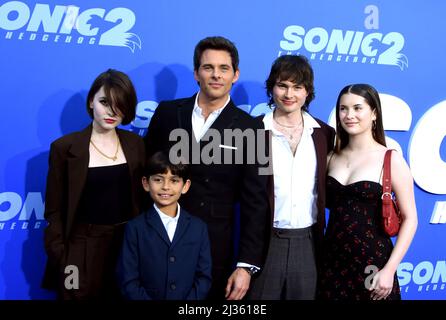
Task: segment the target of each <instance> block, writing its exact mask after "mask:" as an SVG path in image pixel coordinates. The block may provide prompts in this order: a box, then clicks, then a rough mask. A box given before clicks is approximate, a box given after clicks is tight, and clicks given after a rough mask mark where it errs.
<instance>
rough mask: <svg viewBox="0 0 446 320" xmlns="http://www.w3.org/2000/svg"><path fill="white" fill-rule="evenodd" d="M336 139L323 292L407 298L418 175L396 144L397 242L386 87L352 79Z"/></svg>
mask: <svg viewBox="0 0 446 320" xmlns="http://www.w3.org/2000/svg"><path fill="white" fill-rule="evenodd" d="M336 128H337V132H336V145H335V149H334V152H333V153H331V154H330V155H329V156H328V165H327V167H328V177H327V190H326V192H327V207H328V208H329V209H330V217H329V221H328V226H327V230H326V233H325V241H324V249H323V254H322V260H321V262H322V263H321V266H320V267H321V268H320V277H319V289H318V292H319V294H318V295H319V298H321V299H328V300H371V299H372V300H381V299H401V295H400V288H399V284H398V277H397V275H396V270H397V267H398V265H399V263H400V262H401V260H402V259H403V257H404V255H405V253H406V252H407V250H408V248H409V246H410V243H411V241H412V239H413V236H414V234H415V231H416V228H417V212H416V206H415V198H414V191H413V178H412V175H411V173H410V169H409V167H408V165H407V163H406V161H405V160H404V158H403V157H402V156H401V154H399V153H398V152H392V160H391V172H392V190H393V191H394V192H395V195H396V198H397V199H398V204H399V208H400V210H401V214H402V224H401V228H400V231H399V235H398V238H397V241H396V244H395V247H394V246H393V243H392V241H391V239H390V238H389V237H388V236H387V235H386V234H385V233H384V232H383V230H382V227H381V205H382V203H381V195H382V185H381V181H382V180H381V179H382V167H383V160H384V154H385V152H386V150H387V147H386V142H385V135H384V129H383V122H382V112H381V102H380V99H379V95H378V92H377V91H376V90H375V89H374V88H373V87H371V86H370V85H367V84H353V85H349V86H346V87H345V88H344V89H342V91H341V92H340V93H339V96H338V100H337V103H336Z"/></svg>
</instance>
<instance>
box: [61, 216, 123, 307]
mask: <svg viewBox="0 0 446 320" xmlns="http://www.w3.org/2000/svg"><path fill="white" fill-rule="evenodd" d="M124 228H125V223H121V224H117V225H95V224H77V225H75V226H74V228H73V232H72V234H71V237H70V241H69V243H68V246H67V248H66V254H65V259H64V263H62V266H61V270H60V281H59V290H58V298H59V299H62V300H119V299H121V294H120V291H119V288H118V286H117V283H116V275H115V269H116V262H117V259H118V256H119V253H120V250H121V246H122V240H123V235H124ZM73 270H78V273H77V272H73ZM76 280H77V282H76ZM77 284H78V286H77Z"/></svg>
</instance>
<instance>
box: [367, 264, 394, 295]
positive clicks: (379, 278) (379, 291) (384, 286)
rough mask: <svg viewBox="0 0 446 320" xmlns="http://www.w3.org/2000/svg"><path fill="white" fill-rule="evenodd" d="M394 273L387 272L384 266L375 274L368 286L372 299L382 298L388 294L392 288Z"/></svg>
mask: <svg viewBox="0 0 446 320" xmlns="http://www.w3.org/2000/svg"><path fill="white" fill-rule="evenodd" d="M394 274H395V272H389V271H388V270H386V269H385V268H384V269H382V270H380V271H378V272H377V273H376V274H375V276H374V277H373V281H372V285H371V286H370V288H369V291H371V294H370V297H371V298H372V300H382V299H386V298H387V297H388V296H389V294H390V293H391V292H392V288H393V278H394Z"/></svg>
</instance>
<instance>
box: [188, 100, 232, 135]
mask: <svg viewBox="0 0 446 320" xmlns="http://www.w3.org/2000/svg"><path fill="white" fill-rule="evenodd" d="M199 95H200V92H198V94H197V96H196V97H195V105H194V110H193V112H192V130H193V131H194V135H195V140H196V141H197V142H199V141H200V140H201V138H203V136H204V135H205V134H206V132H207V131H208V129H209V128H210V127H211V126H212V124H213V123H214V121H215V120H216V119H217V118H218V116H219V115H220V113H221V112H222V111H223V109H224V108H225V107H226V106H227V105H228V103H229V101H230V100H231V97H229V96H228V100H227V101H226V103H225V104H224V105H223V106H222V107H221V108H219V109H217V110H214V111H212V112H211V113H210V114H209V116H208V117H207V119H205V118H204V116H203V109H201V108H200V106H199V105H198V96H199Z"/></svg>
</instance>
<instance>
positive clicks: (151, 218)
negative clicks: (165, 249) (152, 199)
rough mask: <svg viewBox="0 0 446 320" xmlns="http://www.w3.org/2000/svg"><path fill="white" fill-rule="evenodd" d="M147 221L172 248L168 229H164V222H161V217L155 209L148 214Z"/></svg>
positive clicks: (151, 209)
mask: <svg viewBox="0 0 446 320" xmlns="http://www.w3.org/2000/svg"><path fill="white" fill-rule="evenodd" d="M146 221H147V223H148V224H149V225H150V226H151V227H152V228H153V229H154V230H155V231H156V233H158V236H159V237H160V238H161V239H163V240H164V242H165V243H166V245H168V246H170V239H169V236H168V234H167V231H166V228H165V227H164V225H163V222H162V221H161V218H160V217H159V215H158V212H156V210H155V208H153V207H151V208H150V209H149V211H148V212H147V217H146Z"/></svg>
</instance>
